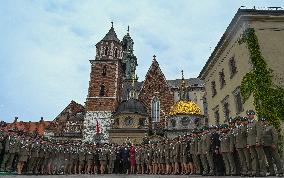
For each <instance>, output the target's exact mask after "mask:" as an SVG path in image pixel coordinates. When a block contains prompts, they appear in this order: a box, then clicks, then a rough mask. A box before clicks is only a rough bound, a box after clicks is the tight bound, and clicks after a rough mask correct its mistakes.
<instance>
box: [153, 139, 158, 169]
mask: <svg viewBox="0 0 284 178" xmlns="http://www.w3.org/2000/svg"><path fill="white" fill-rule="evenodd" d="M153 145H154V146H153V147H152V150H153V162H152V167H153V174H157V172H158V154H159V153H158V152H159V150H158V149H157V146H156V144H153Z"/></svg>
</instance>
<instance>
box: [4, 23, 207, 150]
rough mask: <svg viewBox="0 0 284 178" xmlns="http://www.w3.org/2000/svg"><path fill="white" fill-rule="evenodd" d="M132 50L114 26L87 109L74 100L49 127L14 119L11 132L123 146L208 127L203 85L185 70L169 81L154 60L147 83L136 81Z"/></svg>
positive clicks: (99, 54) (94, 69)
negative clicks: (125, 143) (187, 74)
mask: <svg viewBox="0 0 284 178" xmlns="http://www.w3.org/2000/svg"><path fill="white" fill-rule="evenodd" d="M133 47H134V41H133V39H132V38H131V36H130V34H129V28H128V30H127V34H126V35H125V36H124V37H123V39H122V40H120V39H118V37H117V35H116V33H115V30H114V27H113V24H112V26H111V28H110V30H109V31H108V33H107V34H106V35H105V36H104V38H103V39H102V40H100V41H99V42H98V43H97V44H96V56H95V58H94V59H93V60H90V63H91V73H90V81H89V88H88V94H87V98H86V102H85V105H81V104H79V103H76V102H75V101H73V100H72V101H71V102H70V104H68V105H67V107H66V108H64V109H63V111H62V112H61V113H60V114H59V115H58V116H57V117H56V118H55V119H54V120H53V121H51V122H43V118H41V122H40V123H39V124H34V125H36V126H35V127H30V126H28V125H29V123H22V122H20V123H18V122H17V119H16V121H15V122H14V123H12V124H10V125H9V128H10V129H11V128H13V129H16V130H17V129H18V130H20V131H28V132H33V133H36V132H37V134H40V135H43V136H44V137H46V138H47V139H56V140H83V141H85V142H90V143H94V142H95V143H118V144H121V143H124V142H126V141H128V142H132V143H141V142H143V141H145V140H147V139H149V138H151V139H157V138H162V137H168V138H175V137H178V136H179V135H184V134H189V133H190V132H191V130H192V129H194V128H195V127H197V126H200V125H204V124H207V123H208V119H207V102H206V98H205V95H206V93H205V90H204V83H203V81H202V80H200V79H198V78H187V79H186V78H184V75H183V71H182V75H181V78H180V79H175V80H167V79H166V77H165V75H164V74H163V72H162V69H161V68H160V66H159V63H158V61H157V59H156V56H155V55H154V56H153V59H152V64H151V65H150V67H149V69H148V71H147V73H146V76H145V79H144V80H143V81H138V77H137V75H136V68H137V67H138V61H137V60H138V59H137V57H136V56H135V54H134V50H133ZM43 123H44V124H43ZM23 124H25V125H27V126H26V127H23V126H22V125H23ZM7 128H8V127H7ZM27 128H33V129H29V130H27Z"/></svg>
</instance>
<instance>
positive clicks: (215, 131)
mask: <svg viewBox="0 0 284 178" xmlns="http://www.w3.org/2000/svg"><path fill="white" fill-rule="evenodd" d="M220 129H221V128H220V126H219V125H217V126H212V127H211V140H212V144H211V150H212V152H213V164H214V167H215V169H214V175H216V176H222V175H224V174H225V167H224V162H223V158H222V154H221V152H220Z"/></svg>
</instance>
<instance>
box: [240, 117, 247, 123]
mask: <svg viewBox="0 0 284 178" xmlns="http://www.w3.org/2000/svg"><path fill="white" fill-rule="evenodd" d="M240 121H242V122H246V121H248V118H247V117H241V118H240Z"/></svg>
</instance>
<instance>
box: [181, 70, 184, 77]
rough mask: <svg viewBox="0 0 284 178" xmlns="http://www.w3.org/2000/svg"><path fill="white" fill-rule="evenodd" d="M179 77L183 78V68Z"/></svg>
mask: <svg viewBox="0 0 284 178" xmlns="http://www.w3.org/2000/svg"><path fill="white" fill-rule="evenodd" d="M181 78H182V79H184V77H183V70H181Z"/></svg>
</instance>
